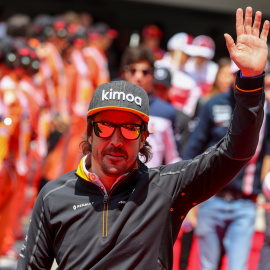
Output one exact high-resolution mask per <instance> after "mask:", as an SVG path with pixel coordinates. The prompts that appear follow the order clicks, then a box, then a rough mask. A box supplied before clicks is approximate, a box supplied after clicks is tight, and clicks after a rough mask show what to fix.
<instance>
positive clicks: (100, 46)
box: [83, 22, 118, 88]
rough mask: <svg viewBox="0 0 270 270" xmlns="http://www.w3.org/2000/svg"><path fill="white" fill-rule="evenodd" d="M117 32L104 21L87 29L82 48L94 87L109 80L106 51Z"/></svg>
mask: <svg viewBox="0 0 270 270" xmlns="http://www.w3.org/2000/svg"><path fill="white" fill-rule="evenodd" d="M117 35H118V33H117V31H116V30H115V29H112V28H110V26H109V25H108V24H106V23H103V22H100V23H96V24H94V25H93V26H92V27H90V28H89V30H88V42H89V43H88V46H86V47H85V48H84V49H83V55H84V57H85V59H86V62H87V65H88V68H89V70H90V72H91V79H92V81H93V85H94V88H96V87H97V86H99V85H100V84H103V83H105V82H108V81H110V72H109V66H108V58H107V52H108V50H109V48H110V47H111V45H112V42H113V40H114V39H115V38H116V37H117Z"/></svg>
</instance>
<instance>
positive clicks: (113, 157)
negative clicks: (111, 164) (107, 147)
mask: <svg viewBox="0 0 270 270" xmlns="http://www.w3.org/2000/svg"><path fill="white" fill-rule="evenodd" d="M106 155H107V156H108V157H109V158H111V159H125V158H126V157H125V156H124V155H121V154H116V153H107V154H106Z"/></svg>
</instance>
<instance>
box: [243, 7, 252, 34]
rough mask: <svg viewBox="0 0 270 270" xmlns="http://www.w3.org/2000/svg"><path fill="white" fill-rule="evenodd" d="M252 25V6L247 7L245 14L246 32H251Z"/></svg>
mask: <svg viewBox="0 0 270 270" xmlns="http://www.w3.org/2000/svg"><path fill="white" fill-rule="evenodd" d="M251 25H252V8H251V7H247V8H246V14H245V24H244V29H245V33H246V34H251Z"/></svg>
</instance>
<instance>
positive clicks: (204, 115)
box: [184, 103, 212, 159]
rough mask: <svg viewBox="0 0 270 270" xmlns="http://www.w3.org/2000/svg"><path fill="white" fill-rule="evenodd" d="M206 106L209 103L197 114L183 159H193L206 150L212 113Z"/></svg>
mask: <svg viewBox="0 0 270 270" xmlns="http://www.w3.org/2000/svg"><path fill="white" fill-rule="evenodd" d="M208 104H209V103H206V104H205V105H204V106H203V108H202V110H201V112H200V114H199V121H198V123H197V125H196V127H195V129H194V131H193V132H192V133H191V135H190V138H189V140H188V144H187V148H186V153H185V155H184V159H192V158H195V157H196V156H197V155H199V154H201V153H202V152H203V151H204V150H205V148H206V145H207V142H208V138H209V132H210V128H211V126H212V124H211V122H212V119H211V114H212V112H211V110H210V106H209V105H208Z"/></svg>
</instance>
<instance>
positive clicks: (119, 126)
mask: <svg viewBox="0 0 270 270" xmlns="http://www.w3.org/2000/svg"><path fill="white" fill-rule="evenodd" d="M98 123H109V124H110V125H111V126H112V127H113V128H114V130H113V132H112V134H111V135H110V136H108V137H101V136H99V135H98V134H97V132H96V128H95V126H96V124H98ZM124 125H133V126H137V127H140V133H139V135H138V137H137V138H135V139H128V138H126V137H125V136H124V135H123V133H122V130H121V127H123V126H124ZM92 126H93V129H94V132H95V135H96V136H97V137H99V138H102V139H107V138H110V137H111V136H112V135H113V134H114V132H115V130H116V128H119V130H120V133H121V135H122V137H123V138H125V139H126V140H130V141H134V140H137V139H138V138H139V137H140V135H141V134H142V131H143V130H144V125H140V124H131V123H124V124H115V123H112V122H108V121H92Z"/></svg>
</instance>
